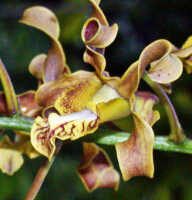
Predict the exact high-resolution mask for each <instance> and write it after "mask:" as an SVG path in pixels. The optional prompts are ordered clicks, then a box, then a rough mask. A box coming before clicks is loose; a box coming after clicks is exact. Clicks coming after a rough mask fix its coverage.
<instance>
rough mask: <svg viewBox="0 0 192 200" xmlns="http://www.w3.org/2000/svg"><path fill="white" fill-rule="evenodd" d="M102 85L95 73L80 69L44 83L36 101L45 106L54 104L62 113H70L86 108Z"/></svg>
mask: <svg viewBox="0 0 192 200" xmlns="http://www.w3.org/2000/svg"><path fill="white" fill-rule="evenodd" d="M101 86H102V84H101V81H100V80H99V79H98V77H97V76H96V75H95V73H91V72H86V71H78V72H75V73H73V74H71V75H69V76H66V77H64V78H62V79H59V80H57V81H54V82H50V83H45V84H43V85H42V86H41V87H40V88H39V90H38V91H37V93H36V101H37V103H38V104H39V105H42V106H43V107H47V106H51V105H54V106H55V108H56V110H57V111H58V112H59V113H60V114H69V113H72V112H77V111H80V110H82V109H84V106H85V105H86V103H87V102H88V101H89V100H90V99H91V98H92V96H93V95H94V94H95V92H96V91H97V90H98V89H100V87H101ZM47 91H49V92H47Z"/></svg>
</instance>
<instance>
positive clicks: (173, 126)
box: [143, 73, 185, 143]
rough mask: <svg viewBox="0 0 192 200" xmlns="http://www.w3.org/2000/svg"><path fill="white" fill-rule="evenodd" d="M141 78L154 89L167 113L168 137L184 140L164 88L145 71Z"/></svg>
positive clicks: (177, 141) (179, 140)
mask: <svg viewBox="0 0 192 200" xmlns="http://www.w3.org/2000/svg"><path fill="white" fill-rule="evenodd" d="M143 80H144V81H145V82H146V83H147V84H148V85H149V86H150V87H151V88H152V89H153V90H154V92H155V93H156V94H157V95H158V96H159V99H160V101H161V103H162V105H163V107H164V109H165V111H166V113H167V117H168V120H169V125H170V134H169V139H170V140H172V141H174V142H176V143H182V142H184V140H185V135H184V132H183V129H182V127H181V124H180V122H179V119H178V117H177V114H176V112H175V109H174V106H173V104H172V103H171V101H170V99H169V97H168V95H167V94H166V92H165V91H164V89H163V88H162V87H161V86H160V85H159V84H158V83H155V82H153V81H152V80H151V79H150V78H149V77H148V75H147V74H146V73H144V75H143Z"/></svg>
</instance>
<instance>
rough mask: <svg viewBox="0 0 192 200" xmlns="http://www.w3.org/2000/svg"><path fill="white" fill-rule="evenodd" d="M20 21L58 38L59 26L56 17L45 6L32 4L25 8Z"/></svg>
mask: <svg viewBox="0 0 192 200" xmlns="http://www.w3.org/2000/svg"><path fill="white" fill-rule="evenodd" d="M20 22H21V23H24V24H26V25H29V26H33V27H35V28H37V29H39V30H41V31H43V32H44V33H46V34H47V35H49V36H50V37H51V38H55V39H58V37H59V33H60V28H59V22H58V20H57V17H56V16H55V15H54V14H53V13H52V12H51V11H50V10H49V9H47V8H44V7H41V6H34V7H31V8H28V9H26V10H25V11H24V13H23V17H22V19H21V20H20Z"/></svg>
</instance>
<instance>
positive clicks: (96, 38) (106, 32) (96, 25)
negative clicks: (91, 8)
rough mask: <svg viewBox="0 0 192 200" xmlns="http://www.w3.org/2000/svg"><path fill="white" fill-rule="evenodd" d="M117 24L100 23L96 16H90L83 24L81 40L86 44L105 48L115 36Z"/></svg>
mask: <svg viewBox="0 0 192 200" xmlns="http://www.w3.org/2000/svg"><path fill="white" fill-rule="evenodd" d="M117 32H118V25H117V24H113V25H112V26H104V25H102V24H101V23H100V22H99V20H98V19H97V18H90V19H88V20H87V22H86V23H85V24H84V26H83V30H82V40H83V42H84V43H85V44H86V45H89V46H93V47H95V48H105V47H107V46H109V45H110V44H111V43H112V42H113V41H114V40H115V38H116V36H117Z"/></svg>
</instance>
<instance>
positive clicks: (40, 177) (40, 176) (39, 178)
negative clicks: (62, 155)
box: [25, 157, 55, 200]
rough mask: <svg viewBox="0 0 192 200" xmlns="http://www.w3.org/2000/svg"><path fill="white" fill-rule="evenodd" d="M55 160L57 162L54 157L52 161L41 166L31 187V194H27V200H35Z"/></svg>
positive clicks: (47, 161)
mask: <svg viewBox="0 0 192 200" xmlns="http://www.w3.org/2000/svg"><path fill="white" fill-rule="evenodd" d="M54 160H55V157H53V158H52V160H51V161H49V160H46V161H45V163H44V164H43V165H42V166H41V168H40V169H39V171H38V173H37V175H36V177H35V179H34V181H33V184H32V185H31V188H30V190H29V192H28V193H27V196H26V197H25V200H33V199H35V197H36V196H37V194H38V192H39V190H40V188H41V185H42V184H43V182H44V180H45V178H46V176H47V174H48V172H49V169H50V168H51V166H52V164H53V162H54Z"/></svg>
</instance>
